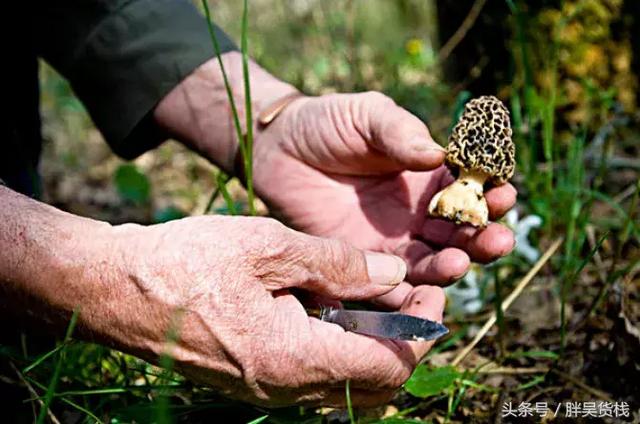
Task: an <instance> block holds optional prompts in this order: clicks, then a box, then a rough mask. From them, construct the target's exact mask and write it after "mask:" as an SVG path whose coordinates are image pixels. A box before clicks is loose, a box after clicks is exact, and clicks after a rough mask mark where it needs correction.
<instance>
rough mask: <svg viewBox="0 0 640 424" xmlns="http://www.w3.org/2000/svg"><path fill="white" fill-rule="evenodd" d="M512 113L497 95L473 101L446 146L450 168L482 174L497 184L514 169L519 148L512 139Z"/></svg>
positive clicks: (505, 178) (454, 128) (468, 103)
mask: <svg viewBox="0 0 640 424" xmlns="http://www.w3.org/2000/svg"><path fill="white" fill-rule="evenodd" d="M511 135H512V131H511V123H510V121H509V110H508V109H507V108H506V107H505V106H504V104H502V102H501V101H500V100H498V99H497V98H496V97H494V96H482V97H478V98H476V99H473V100H470V101H469V102H467V104H466V105H465V107H464V113H463V114H462V116H461V117H460V120H459V121H458V123H457V124H456V125H455V127H453V131H452V132H451V136H450V137H449V145H448V146H447V158H446V161H447V165H448V166H449V167H452V168H459V169H464V170H466V171H469V172H482V173H484V174H486V175H488V177H489V181H491V182H492V183H494V184H496V185H500V184H504V183H505V182H507V180H508V179H509V178H511V177H512V176H513V172H514V170H515V153H516V148H515V145H514V144H513V140H512V139H511Z"/></svg>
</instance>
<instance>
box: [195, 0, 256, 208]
mask: <svg viewBox="0 0 640 424" xmlns="http://www.w3.org/2000/svg"><path fill="white" fill-rule="evenodd" d="M202 7H203V9H204V12H205V16H206V18H207V19H206V20H207V26H208V28H209V35H210V36H211V43H212V44H213V49H214V51H215V53H216V57H217V58H218V63H219V64H220V69H221V71H222V77H223V79H224V86H225V89H226V91H227V97H228V99H229V104H230V106H231V113H232V115H233V125H234V128H235V130H236V137H237V139H238V146H239V149H240V154H241V155H242V163H243V166H244V173H245V177H246V180H245V181H244V183H245V186H246V188H247V197H248V202H249V213H250V214H251V215H255V214H256V209H255V199H254V197H255V195H254V192H253V113H252V109H253V108H252V104H251V84H250V78H249V64H248V62H249V59H248V58H249V53H248V49H249V42H248V31H249V23H248V22H249V7H248V5H247V2H246V0H245V2H244V11H243V13H242V35H241V40H242V42H241V52H242V79H243V82H244V98H245V118H246V128H247V132H246V133H243V131H242V127H241V126H240V116H239V114H238V108H237V107H236V102H235V98H234V97H233V90H232V88H231V85H230V84H229V78H228V76H227V71H226V69H225V66H224V62H223V61H222V56H221V51H220V44H219V42H218V38H217V36H216V32H215V29H214V26H213V22H212V17H211V11H210V10H209V4H208V3H207V0H202ZM228 180H229V178H228V176H227V175H226V174H224V173H223V172H222V171H220V173H219V174H218V175H217V176H216V177H215V182H216V185H217V187H218V190H216V192H214V195H212V196H211V199H210V200H209V203H208V206H207V212H208V211H209V210H210V208H211V205H212V204H213V200H214V199H215V196H216V195H217V193H218V191H219V192H220V193H222V194H223V196H224V200H225V202H226V204H227V207H228V209H229V211H230V212H231V211H233V212H232V214H233V215H235V205H234V203H233V201H231V197H230V196H229V194H228V192H227V190H226V183H227V181H228Z"/></svg>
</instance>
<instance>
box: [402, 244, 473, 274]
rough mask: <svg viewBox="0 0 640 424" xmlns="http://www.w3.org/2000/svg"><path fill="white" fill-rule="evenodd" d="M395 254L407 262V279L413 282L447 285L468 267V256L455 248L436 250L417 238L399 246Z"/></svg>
mask: <svg viewBox="0 0 640 424" xmlns="http://www.w3.org/2000/svg"><path fill="white" fill-rule="evenodd" d="M395 254H397V255H398V256H400V257H401V258H402V259H404V260H405V262H406V263H407V280H408V281H410V282H411V283H413V284H437V285H447V284H451V283H453V282H454V281H455V280H457V279H459V278H460V277H462V276H463V275H464V274H465V273H466V272H467V270H468V269H469V264H470V259H469V256H468V255H467V254H466V253H465V252H464V251H462V250H460V249H456V248H445V249H443V250H440V251H437V250H434V249H432V248H431V247H429V246H427V245H426V244H425V243H424V242H422V241H419V240H412V241H410V242H409V243H406V244H404V245H402V246H400V247H399V248H398V249H397V250H396V251H395Z"/></svg>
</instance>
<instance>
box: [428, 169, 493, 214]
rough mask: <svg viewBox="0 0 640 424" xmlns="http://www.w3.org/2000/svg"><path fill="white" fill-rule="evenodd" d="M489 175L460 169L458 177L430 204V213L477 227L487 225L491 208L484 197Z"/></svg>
mask: <svg viewBox="0 0 640 424" xmlns="http://www.w3.org/2000/svg"><path fill="white" fill-rule="evenodd" d="M488 178H489V175H487V174H485V173H484V172H480V171H467V170H465V169H461V170H460V175H459V176H458V179H457V180H455V181H454V182H453V183H452V184H451V185H450V186H448V187H446V188H444V189H443V190H442V191H440V192H438V193H437V194H436V195H435V196H434V197H433V199H431V203H430V204H429V214H430V215H432V216H437V217H442V218H446V219H449V220H451V221H455V222H456V224H460V223H463V222H466V223H469V224H471V225H473V226H476V227H485V226H486V225H487V222H488V221H489V209H488V207H487V201H486V200H485V198H484V189H483V185H484V182H485V181H486V180H487V179H488Z"/></svg>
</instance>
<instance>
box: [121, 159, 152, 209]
mask: <svg viewBox="0 0 640 424" xmlns="http://www.w3.org/2000/svg"><path fill="white" fill-rule="evenodd" d="M113 181H114V183H115V185H116V189H117V190H118V193H120V196H121V197H122V198H123V199H125V200H131V201H132V202H135V203H138V204H142V203H146V202H147V201H148V200H149V196H150V194H151V183H150V182H149V179H148V178H147V176H146V175H144V174H143V173H142V172H141V171H140V170H139V169H138V168H137V167H136V166H135V165H133V164H130V163H126V164H123V165H120V166H119V167H118V169H117V170H116V173H115V175H114V177H113Z"/></svg>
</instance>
